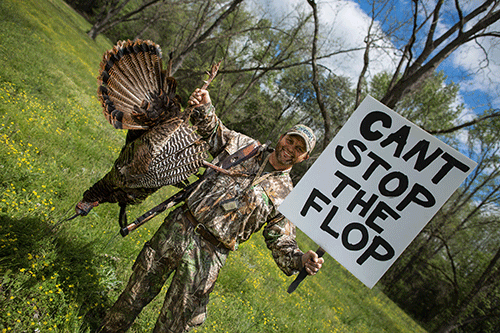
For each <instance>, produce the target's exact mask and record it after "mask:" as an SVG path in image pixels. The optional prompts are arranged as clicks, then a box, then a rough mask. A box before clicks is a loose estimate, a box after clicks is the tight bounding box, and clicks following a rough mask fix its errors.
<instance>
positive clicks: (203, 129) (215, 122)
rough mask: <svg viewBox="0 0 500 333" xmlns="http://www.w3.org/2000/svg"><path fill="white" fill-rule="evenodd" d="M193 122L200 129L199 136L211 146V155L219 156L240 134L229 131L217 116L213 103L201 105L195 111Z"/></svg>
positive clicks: (192, 117) (192, 116)
mask: <svg viewBox="0 0 500 333" xmlns="http://www.w3.org/2000/svg"><path fill="white" fill-rule="evenodd" d="M191 122H192V123H193V125H194V126H196V127H197V128H198V130H197V131H198V134H200V135H201V136H202V138H203V139H204V140H205V141H206V142H208V144H209V145H210V154H212V156H217V155H219V154H220V152H221V151H222V150H223V149H224V147H225V146H226V145H227V143H228V142H229V140H230V139H231V138H232V137H234V136H237V135H238V134H239V133H237V132H235V131H232V130H230V129H228V128H227V127H226V126H224V124H223V123H222V121H221V120H220V119H219V117H217V115H216V114H215V107H214V106H213V105H212V103H207V104H203V105H200V106H198V107H196V108H195V109H194V112H193V113H192V115H191Z"/></svg>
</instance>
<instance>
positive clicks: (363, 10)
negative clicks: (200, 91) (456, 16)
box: [250, 0, 500, 118]
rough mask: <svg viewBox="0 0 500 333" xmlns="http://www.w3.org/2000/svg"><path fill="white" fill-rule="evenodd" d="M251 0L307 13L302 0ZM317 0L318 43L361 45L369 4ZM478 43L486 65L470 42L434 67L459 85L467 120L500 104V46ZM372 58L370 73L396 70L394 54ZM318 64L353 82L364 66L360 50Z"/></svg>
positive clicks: (404, 1)
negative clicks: (467, 112)
mask: <svg viewBox="0 0 500 333" xmlns="http://www.w3.org/2000/svg"><path fill="white" fill-rule="evenodd" d="M393 1H395V2H396V6H400V7H401V8H409V6H411V1H409V0H393ZM250 2H252V3H253V5H255V6H258V7H259V8H262V9H264V11H265V12H266V13H267V15H269V17H270V18H271V19H278V18H279V17H281V16H283V15H286V14H289V13H291V12H292V13H293V12H294V11H297V10H301V11H307V12H310V11H311V8H310V6H309V5H308V4H307V1H306V0H271V1H269V0H250ZM317 3H318V9H319V10H318V12H319V20H320V35H321V39H320V44H321V42H323V43H329V42H331V41H337V42H341V43H342V44H343V45H344V46H346V47H349V46H351V47H355V46H358V47H359V46H364V43H363V40H364V37H365V35H366V31H367V29H368V25H369V22H370V17H369V16H368V14H367V13H369V10H370V8H369V6H368V5H367V2H366V1H363V0H361V1H351V0H317ZM461 3H464V9H465V10H466V9H467V8H466V6H467V3H469V4H470V5H474V7H476V6H477V4H478V3H479V2H478V1H477V0H470V1H461ZM453 4H454V1H450V0H447V1H445V5H444V6H445V7H446V6H453ZM297 6H298V7H297ZM445 9H446V8H445ZM407 12H408V11H407ZM399 13H400V14H399V15H402V14H401V13H403V11H399ZM450 22H451V21H449V22H447V18H446V17H445V18H444V19H443V20H442V21H440V22H439V25H438V32H439V31H444V30H445V29H446V28H447V27H448V26H449V24H450ZM378 23H379V24H380V25H383V24H384V23H382V22H378ZM497 27H498V29H497V30H500V23H498V24H497ZM482 47H483V48H484V49H486V50H487V52H488V53H489V59H488V68H487V69H484V68H482V67H484V65H485V64H486V63H487V61H486V58H485V55H484V52H483V50H482V48H481V47H479V46H478V45H477V44H475V43H469V44H467V45H466V46H463V47H461V48H459V49H458V50H456V51H454V52H453V53H452V54H451V56H450V57H448V59H447V60H446V61H445V62H443V63H442V64H441V65H440V67H439V68H438V70H443V71H444V72H445V74H446V75H447V77H448V81H449V82H451V81H453V82H455V83H459V84H460V87H461V90H460V96H459V98H458V100H457V103H461V102H463V103H465V104H466V107H467V108H468V111H469V115H468V117H469V118H470V116H471V115H470V114H472V113H473V112H475V113H478V112H482V111H483V110H484V109H486V108H488V107H489V106H491V107H493V108H500V94H499V92H500V75H498V73H499V72H500V47H499V46H498V45H495V44H493V43H492V41H491V40H483V42H482ZM372 58H373V59H375V61H373V62H372V63H371V64H370V72H369V75H373V74H376V73H377V72H379V71H382V70H391V69H393V68H395V67H394V66H395V60H394V58H393V57H391V56H390V55H388V54H386V53H382V52H379V54H376V53H372ZM322 64H324V65H326V66H328V67H329V68H330V69H331V70H332V71H333V72H334V73H336V74H338V75H342V76H347V77H350V78H352V80H353V82H356V78H357V77H358V75H359V73H360V71H361V68H362V65H363V62H362V52H357V53H355V54H351V55H349V56H336V57H335V58H331V59H329V60H327V61H323V63H322ZM490 103H491V104H490ZM464 117H467V115H464Z"/></svg>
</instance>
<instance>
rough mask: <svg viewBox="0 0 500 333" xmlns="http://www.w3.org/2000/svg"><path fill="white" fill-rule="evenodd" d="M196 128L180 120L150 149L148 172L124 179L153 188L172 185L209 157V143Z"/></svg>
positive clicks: (129, 182) (133, 183) (136, 185)
mask: <svg viewBox="0 0 500 333" xmlns="http://www.w3.org/2000/svg"><path fill="white" fill-rule="evenodd" d="M195 131H196V127H192V126H189V125H188V124H186V123H184V122H182V123H180V126H179V127H178V128H177V129H176V130H175V131H173V132H171V135H170V136H169V138H168V143H167V144H165V145H161V149H159V150H157V151H155V152H154V153H153V154H154V157H153V158H152V161H151V163H150V164H149V165H148V170H147V172H146V173H145V174H135V175H131V176H130V177H129V178H128V179H127V183H128V184H129V186H131V187H146V188H152V187H161V186H166V185H173V184H177V183H180V182H182V181H184V180H185V179H187V178H188V177H189V176H190V175H192V174H194V173H195V172H196V171H198V169H199V168H200V167H202V166H203V161H204V160H205V159H206V158H207V157H208V154H207V150H208V144H207V143H206V142H205V141H203V140H201V138H200V136H199V135H198V134H196V132H195ZM148 134H149V133H148ZM153 136H158V135H153Z"/></svg>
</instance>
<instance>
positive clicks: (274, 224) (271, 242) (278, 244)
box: [263, 214, 304, 276]
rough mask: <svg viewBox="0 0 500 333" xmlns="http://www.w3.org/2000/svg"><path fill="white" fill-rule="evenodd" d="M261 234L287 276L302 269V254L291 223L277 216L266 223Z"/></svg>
mask: <svg viewBox="0 0 500 333" xmlns="http://www.w3.org/2000/svg"><path fill="white" fill-rule="evenodd" d="M263 234H264V239H265V241H266V244H267V247H268V249H270V250H271V252H272V255H273V258H274V261H276V264H277V265H278V267H279V268H280V269H281V270H282V271H283V272H284V273H285V274H286V275H288V276H290V275H292V274H296V273H298V272H299V271H300V269H301V268H302V255H303V254H304V253H303V252H302V251H300V249H299V247H298V246H297V241H296V240H295V226H294V225H293V224H292V222H290V221H289V220H288V219H286V218H285V217H284V216H283V215H281V214H278V215H277V216H276V217H274V218H273V219H271V220H270V221H268V223H267V225H266V226H265V227H264V231H263Z"/></svg>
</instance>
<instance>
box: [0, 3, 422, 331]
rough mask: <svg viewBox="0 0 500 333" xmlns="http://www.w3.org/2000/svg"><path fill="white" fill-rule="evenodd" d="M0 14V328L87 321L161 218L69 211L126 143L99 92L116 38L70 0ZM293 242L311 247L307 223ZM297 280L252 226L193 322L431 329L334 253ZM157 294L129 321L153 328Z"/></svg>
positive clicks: (226, 327)
mask: <svg viewBox="0 0 500 333" xmlns="http://www.w3.org/2000/svg"><path fill="white" fill-rule="evenodd" d="M0 16H1V17H2V24H1V25H0V38H1V39H0V40H1V42H0V60H1V66H0V283H1V287H0V305H1V307H0V308H1V311H0V330H1V332H77V331H79V330H80V329H81V330H83V331H89V328H90V327H93V326H94V325H95V324H96V322H98V321H99V317H100V315H102V313H103V311H104V310H105V309H106V308H107V307H109V306H110V305H111V304H112V303H113V302H114V300H115V299H116V297H117V295H118V294H119V293H120V292H121V290H122V288H123V284H124V283H126V281H127V279H128V277H129V274H130V267H131V265H132V263H133V261H134V259H135V257H136V255H137V254H138V252H139V251H140V249H141V248H142V246H143V244H144V242H145V241H147V240H148V239H149V238H150V237H151V236H152V234H153V233H154V231H155V230H156V228H157V227H158V225H159V223H161V221H162V219H163V216H162V217H160V218H156V219H155V220H153V221H151V222H149V224H147V225H145V226H143V227H142V228H140V229H139V230H138V231H136V232H134V233H132V234H131V235H129V236H127V237H126V238H122V237H121V236H119V235H118V224H117V214H118V207H117V205H109V204H105V205H101V206H99V207H97V208H95V209H94V210H93V211H92V212H91V214H89V216H87V217H84V218H83V217H80V218H77V219H75V220H72V221H68V222H61V221H63V219H64V218H65V217H69V216H70V215H71V214H72V213H73V207H74V205H75V204H76V202H78V200H79V199H80V198H81V195H82V193H83V191H85V190H86V189H87V188H88V187H89V186H90V185H92V184H93V183H94V182H95V181H97V180H98V179H100V178H101V177H102V176H103V175H104V174H105V173H106V172H107V171H108V169H109V168H110V166H111V164H112V162H113V161H114V159H115V158H116V157H117V155H118V152H119V150H120V148H121V145H122V144H123V142H124V134H125V133H123V132H122V131H118V130H114V129H113V128H112V127H111V126H110V125H109V124H108V123H107V122H106V120H105V119H104V117H103V116H102V112H101V109H100V105H99V103H98V101H97V99H96V90H97V84H96V79H95V78H96V76H97V73H98V68H99V62H100V59H101V56H102V53H103V52H104V51H105V50H106V49H108V48H110V47H111V46H112V44H113V42H114V41H109V40H106V39H105V38H103V37H102V36H100V37H99V38H97V40H96V41H92V40H91V39H90V38H88V37H87V35H86V34H85V32H86V30H88V29H89V28H90V25H89V24H88V22H86V21H85V20H84V19H82V18H81V17H80V16H79V15H78V14H76V13H75V12H74V11H73V10H72V9H71V8H70V7H69V6H67V5H66V3H64V2H63V1H62V0H23V1H16V0H3V1H1V2H0ZM171 191H172V190H171V189H170V188H165V189H162V191H159V192H158V193H157V194H155V195H154V196H152V197H151V198H149V199H148V200H147V201H146V202H145V203H143V204H142V205H141V206H138V207H133V208H131V209H130V210H129V216H130V217H135V216H138V215H140V214H142V213H143V212H144V211H146V210H147V209H149V208H151V207H153V206H154V205H155V204H157V203H159V202H160V201H162V200H163V199H164V198H166V196H168V195H169V194H170V192H171ZM299 242H300V245H301V247H302V248H303V249H304V250H307V249H309V248H313V249H315V248H316V245H315V244H313V243H312V242H311V241H310V240H309V239H308V238H307V237H305V236H303V235H302V234H301V235H299ZM292 280H293V278H289V277H286V276H284V275H283V274H282V273H281V272H280V271H279V270H278V268H277V267H276V266H275V265H274V263H273V262H272V258H271V255H270V253H269V252H268V251H267V249H266V247H265V244H264V242H263V240H262V237H260V235H255V236H254V237H252V238H251V240H250V241H248V242H247V243H244V244H243V245H242V246H240V249H239V250H238V251H237V252H235V253H233V254H232V255H231V256H230V257H229V260H228V263H227V265H226V267H225V268H224V269H223V271H222V273H221V277H220V278H219V283H218V285H217V287H216V289H215V291H214V293H213V296H212V298H211V302H210V304H209V318H208V320H207V322H206V323H205V324H204V325H203V326H202V327H200V328H198V329H197V330H195V332H259V333H260V332H287V333H288V332H391V333H392V332H424V330H423V329H421V328H420V327H419V326H418V325H417V324H416V323H415V322H413V321H412V320H411V319H410V318H408V317H407V316H406V315H405V314H404V313H403V312H402V311H401V310H400V309H399V308H398V307H397V306H395V305H394V304H393V303H392V302H391V301H390V300H388V299H387V298H386V297H385V296H384V295H383V294H382V293H381V292H380V291H379V290H378V289H377V288H374V289H373V290H369V289H368V288H366V287H365V286H364V285H362V284H361V283H360V282H359V281H358V280H356V279H355V278H354V277H353V276H352V275H350V273H348V272H347V271H346V270H345V269H343V268H342V267H341V266H340V265H338V264H337V263H336V262H335V261H334V260H333V259H332V258H331V257H329V256H327V257H326V263H325V265H324V269H323V270H322V272H320V273H319V274H318V275H317V276H316V277H314V278H308V279H306V281H305V282H304V283H303V284H302V285H301V286H300V287H299V288H298V290H297V291H296V292H294V293H293V294H291V295H289V294H288V293H287V292H286V289H287V287H288V285H289V284H290V282H291V281H292ZM164 289H165V290H166V288H164ZM163 295H164V292H163V294H162V295H160V296H159V297H158V298H157V299H155V300H154V301H153V302H152V303H151V304H150V305H149V306H148V307H147V308H146V309H145V310H144V311H143V312H142V313H141V315H140V317H139V318H138V319H137V320H136V323H135V324H134V326H133V328H132V329H131V332H144V331H148V330H150V329H152V327H153V326H154V323H155V320H156V317H157V313H158V310H159V308H160V306H161V303H162V300H163Z"/></svg>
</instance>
